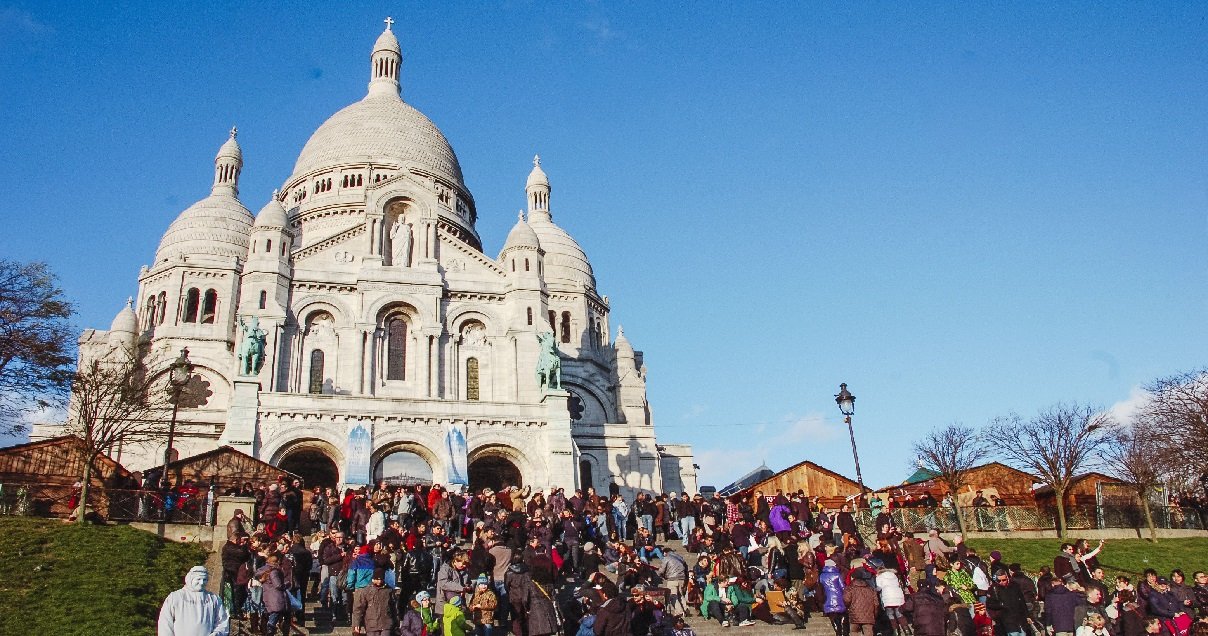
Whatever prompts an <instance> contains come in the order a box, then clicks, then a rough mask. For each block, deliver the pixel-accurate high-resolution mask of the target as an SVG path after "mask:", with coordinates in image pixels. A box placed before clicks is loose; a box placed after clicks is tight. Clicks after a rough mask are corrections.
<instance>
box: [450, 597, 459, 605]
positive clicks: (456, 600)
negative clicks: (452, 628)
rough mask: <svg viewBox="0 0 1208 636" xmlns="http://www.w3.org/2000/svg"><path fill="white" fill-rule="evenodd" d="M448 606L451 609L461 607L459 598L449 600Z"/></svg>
mask: <svg viewBox="0 0 1208 636" xmlns="http://www.w3.org/2000/svg"><path fill="white" fill-rule="evenodd" d="M449 605H452V606H453V607H461V597H460V596H454V597H453V598H451V599H449Z"/></svg>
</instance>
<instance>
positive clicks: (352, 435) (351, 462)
mask: <svg viewBox="0 0 1208 636" xmlns="http://www.w3.org/2000/svg"><path fill="white" fill-rule="evenodd" d="M372 452H373V440H372V439H371V438H370V436H369V431H367V430H365V427H364V426H362V425H361V424H357V425H356V426H354V427H352V430H350V431H348V465H347V466H346V470H345V477H344V483H345V484H370V483H373V478H372V475H370V474H369V468H370V466H369V456H370V454H371V453H372Z"/></svg>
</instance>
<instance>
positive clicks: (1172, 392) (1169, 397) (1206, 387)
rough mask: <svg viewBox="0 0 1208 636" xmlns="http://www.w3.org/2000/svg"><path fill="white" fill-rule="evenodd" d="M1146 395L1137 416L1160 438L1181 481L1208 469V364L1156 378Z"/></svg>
mask: <svg viewBox="0 0 1208 636" xmlns="http://www.w3.org/2000/svg"><path fill="white" fill-rule="evenodd" d="M1145 390H1146V391H1147V392H1148V393H1149V396H1148V397H1149V399H1148V400H1146V402H1145V404H1144V405H1143V406H1142V407H1141V408H1140V410H1139V413H1138V419H1139V421H1140V422H1141V423H1143V425H1144V426H1146V427H1147V428H1149V429H1151V430H1152V431H1153V433H1154V437H1155V438H1157V439H1158V441H1159V442H1160V445H1161V448H1162V451H1163V456H1164V458H1165V459H1166V462H1165V463H1166V464H1167V465H1168V466H1171V467H1177V468H1179V469H1181V470H1180V472H1183V473H1189V474H1180V475H1178V477H1179V479H1180V481H1184V482H1187V481H1191V480H1193V479H1200V478H1202V477H1203V476H1204V475H1205V473H1206V471H1208V368H1204V369H1197V370H1194V371H1185V372H1182V373H1177V374H1175V375H1172V376H1169V377H1165V378H1159V379H1157V380H1154V381H1153V382H1151V383H1150V384H1149V385H1148V386H1146V387H1145Z"/></svg>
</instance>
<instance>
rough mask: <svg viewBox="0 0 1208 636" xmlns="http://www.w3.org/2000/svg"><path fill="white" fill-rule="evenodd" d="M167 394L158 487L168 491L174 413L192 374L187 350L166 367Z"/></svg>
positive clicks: (181, 352) (182, 351)
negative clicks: (165, 437) (169, 415)
mask: <svg viewBox="0 0 1208 636" xmlns="http://www.w3.org/2000/svg"><path fill="white" fill-rule="evenodd" d="M168 369H169V370H168V393H169V394H170V395H171V396H172V422H171V423H170V424H168V445H167V446H166V447H165V448H164V470H163V474H162V475H160V485H161V486H162V487H163V489H164V490H167V489H168V463H169V462H171V461H172V440H173V438H174V437H176V412H177V411H178V410H179V409H180V394H181V392H182V391H184V389H185V385H186V384H188V383H189V378H190V377H191V376H192V374H193V363H192V362H189V349H188V348H187V347H185V348H182V349H181V350H180V357H178V358H177V359H175V360H173V361H172V365H171V366H170V367H168Z"/></svg>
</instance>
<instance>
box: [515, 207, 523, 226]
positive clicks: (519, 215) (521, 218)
mask: <svg viewBox="0 0 1208 636" xmlns="http://www.w3.org/2000/svg"><path fill="white" fill-rule="evenodd" d="M516 216H518V217H519V220H520V222H522V223H523V222H524V210H521V211H520V212H519V213H517V215H516Z"/></svg>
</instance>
